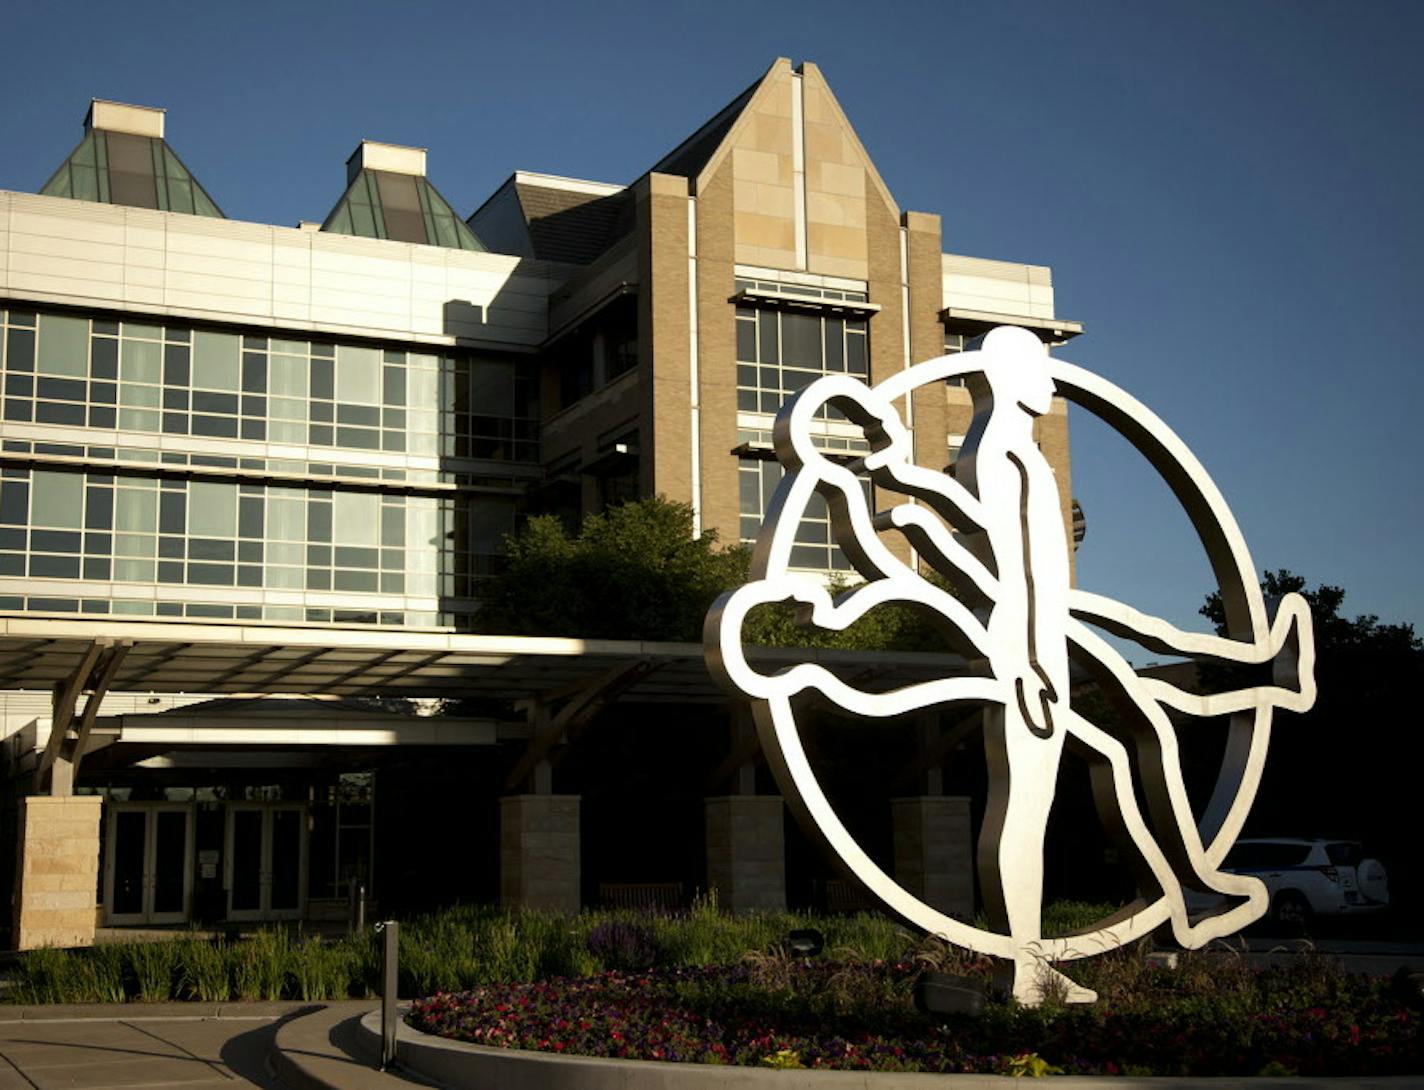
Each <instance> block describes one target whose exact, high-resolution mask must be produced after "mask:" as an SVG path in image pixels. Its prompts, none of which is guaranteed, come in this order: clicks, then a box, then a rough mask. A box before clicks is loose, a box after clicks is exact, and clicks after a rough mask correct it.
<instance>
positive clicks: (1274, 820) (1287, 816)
mask: <svg viewBox="0 0 1424 1090" xmlns="http://www.w3.org/2000/svg"><path fill="white" fill-rule="evenodd" d="M1261 589H1262V590H1263V591H1264V592H1265V595H1266V598H1267V600H1268V601H1269V600H1270V599H1271V598H1273V597H1279V596H1280V595H1283V594H1287V593H1290V592H1292V591H1296V592H1299V593H1300V594H1302V595H1303V596H1304V597H1305V599H1306V601H1307V602H1309V603H1310V610H1311V615H1312V618H1313V620H1314V628H1315V651H1316V666H1315V677H1316V684H1317V686H1318V690H1319V695H1318V696H1317V698H1316V702H1315V706H1314V707H1313V708H1311V710H1310V711H1309V712H1307V713H1305V714H1304V715H1301V716H1281V717H1279V719H1278V722H1277V725H1276V727H1275V729H1274V730H1273V731H1272V738H1271V751H1270V755H1269V756H1268V757H1267V760H1266V773H1265V776H1264V778H1263V780H1262V784H1261V792H1260V794H1259V796H1258V798H1257V804H1256V806H1255V808H1254V809H1253V810H1252V814H1251V819H1250V823H1249V824H1248V825H1247V833H1248V835H1249V834H1255V835H1277V836H1280V835H1286V836H1339V837H1347V838H1351V839H1358V840H1362V841H1363V842H1364V845H1365V850H1366V852H1368V853H1369V854H1372V855H1378V857H1379V858H1380V859H1381V860H1382V861H1383V862H1384V863H1385V866H1386V869H1387V870H1388V872H1389V878H1390V885H1391V888H1392V897H1391V899H1392V901H1393V902H1394V904H1395V906H1396V909H1397V911H1396V917H1397V918H1400V919H1403V918H1406V913H1408V912H1409V911H1410V909H1411V907H1415V908H1417V906H1418V905H1419V904H1420V903H1421V902H1424V873H1421V867H1420V861H1419V860H1420V856H1419V849H1418V828H1419V824H1420V823H1419V810H1418V801H1417V793H1418V789H1419V788H1418V783H1419V775H1420V764H1419V757H1420V752H1421V747H1420V745H1419V743H1418V740H1417V735H1418V723H1419V711H1418V708H1417V705H1416V704H1415V695H1416V694H1417V693H1418V692H1419V689H1420V683H1421V682H1424V643H1421V641H1420V639H1419V637H1418V636H1417V635H1415V632H1414V626H1413V625H1410V624H1387V623H1382V622H1381V621H1380V619H1379V617H1378V616H1375V615H1373V614H1362V615H1359V616H1355V617H1353V618H1352V617H1348V616H1346V615H1345V614H1344V613H1342V612H1341V610H1342V607H1343V605H1344V601H1345V591H1344V590H1343V589H1342V588H1340V587H1337V586H1332V585H1330V584H1325V583H1322V584H1320V585H1319V586H1316V587H1314V588H1313V589H1311V588H1307V586H1306V581H1305V579H1304V578H1302V577H1301V576H1299V575H1296V574H1295V573H1293V572H1290V571H1285V570H1280V571H1274V572H1266V573H1265V574H1264V577H1263V578H1262V580H1261ZM1201 613H1202V615H1203V616H1205V617H1206V618H1208V619H1209V620H1210V621H1212V622H1213V623H1214V624H1216V625H1217V626H1218V628H1220V626H1221V625H1222V624H1223V622H1224V619H1225V618H1224V614H1223V612H1222V606H1221V600H1220V598H1219V596H1217V595H1216V594H1212V595H1209V596H1208V597H1207V599H1206V601H1205V603H1204V604H1203V605H1202V608H1201ZM1415 915H1416V916H1417V912H1416V913H1415Z"/></svg>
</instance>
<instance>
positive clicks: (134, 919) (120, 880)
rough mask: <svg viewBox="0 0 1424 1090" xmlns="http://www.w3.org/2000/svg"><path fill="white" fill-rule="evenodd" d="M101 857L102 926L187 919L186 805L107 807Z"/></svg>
mask: <svg viewBox="0 0 1424 1090" xmlns="http://www.w3.org/2000/svg"><path fill="white" fill-rule="evenodd" d="M106 855H107V859H108V864H107V866H106V867H105V868H104V919H105V922H106V923H110V924H119V925H123V924H142V923H184V922H186V921H187V919H188V916H189V911H190V907H191V903H192V890H193V812H192V809H191V808H190V807H188V806H185V805H183V804H181V803H147V802H132V803H128V802H116V803H113V804H111V805H110V808H109V827H108V840H107V844H106Z"/></svg>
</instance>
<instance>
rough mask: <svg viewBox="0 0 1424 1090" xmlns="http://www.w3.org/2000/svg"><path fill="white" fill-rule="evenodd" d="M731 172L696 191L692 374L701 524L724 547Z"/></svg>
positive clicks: (730, 486)
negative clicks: (695, 395) (694, 366)
mask: <svg viewBox="0 0 1424 1090" xmlns="http://www.w3.org/2000/svg"><path fill="white" fill-rule="evenodd" d="M733 188H734V181H733V178H732V174H731V172H730V171H729V170H728V169H727V168H726V167H725V165H724V166H723V168H722V169H721V170H718V171H717V172H716V173H715V174H714V175H713V176H712V177H711V178H709V179H707V180H706V182H705V184H703V185H702V186H701V187H700V188H699V190H698V193H697V374H698V394H699V405H700V410H701V411H700V414H699V419H700V422H701V423H700V428H701V432H702V444H701V448H700V456H701V463H702V525H703V528H704V529H711V530H716V531H717V534H718V536H719V537H720V538H721V540H722V541H723V542H724V543H732V542H735V541H736V540H737V538H738V537H739V536H740V525H739V524H740V518H739V501H738V493H737V487H738V486H737V465H738V459H737V458H736V457H735V456H733V455H732V453H731V451H732V448H733V447H735V446H736V445H737V330H736V320H737V319H736V308H734V307H733V306H732V304H731V303H729V302H728V301H727V300H728V299H729V298H730V297H731V295H732V286H733V284H732V282H733V280H734V279H735V277H734V276H733V264H734V261H733V251H734V247H735V243H734V237H735V236H734V231H733V221H732V215H731V211H732V203H733V199H732V190H733Z"/></svg>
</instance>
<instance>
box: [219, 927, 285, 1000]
mask: <svg viewBox="0 0 1424 1090" xmlns="http://www.w3.org/2000/svg"><path fill="white" fill-rule="evenodd" d="M231 950H232V955H233V958H232V960H233V970H232V981H233V991H234V993H235V994H236V996H237V998H238V999H281V998H282V996H283V993H284V992H285V991H286V988H287V976H288V970H289V968H290V967H291V964H292V960H293V958H292V943H291V939H290V938H289V937H288V935H287V932H286V931H281V930H262V931H259V932H257V933H256V934H255V935H253V936H252V937H251V938H248V939H244V940H242V941H240V942H238V943H236V944H235V945H234V946H232V947H231Z"/></svg>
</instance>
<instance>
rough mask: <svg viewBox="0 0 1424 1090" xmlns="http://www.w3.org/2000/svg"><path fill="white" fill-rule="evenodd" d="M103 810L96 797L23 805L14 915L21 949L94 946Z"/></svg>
mask: <svg viewBox="0 0 1424 1090" xmlns="http://www.w3.org/2000/svg"><path fill="white" fill-rule="evenodd" d="M103 807H104V800H103V799H101V798H100V797H99V796H98V795H67V796H52V795H29V796H27V797H25V798H22V799H21V800H20V815H19V843H18V844H17V846H16V857H15V901H14V911H13V915H12V920H13V923H14V936H13V937H14V941H15V948H16V949H17V950H33V949H34V948H35V947H37V946H93V945H94V917H95V914H96V911H97V908H98V905H97V903H96V900H97V898H96V894H97V891H98V888H99V815H100V813H101V812H102V810H103Z"/></svg>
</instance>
